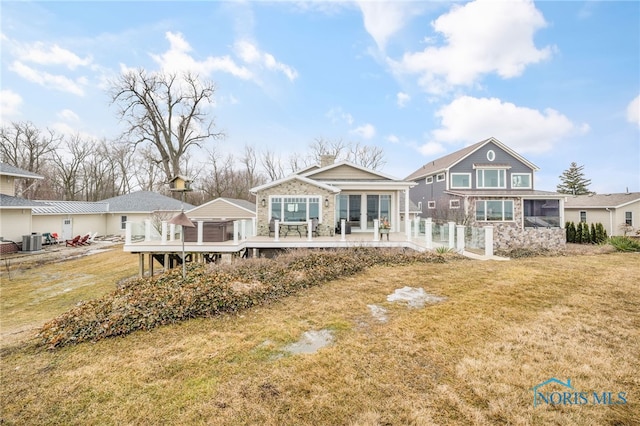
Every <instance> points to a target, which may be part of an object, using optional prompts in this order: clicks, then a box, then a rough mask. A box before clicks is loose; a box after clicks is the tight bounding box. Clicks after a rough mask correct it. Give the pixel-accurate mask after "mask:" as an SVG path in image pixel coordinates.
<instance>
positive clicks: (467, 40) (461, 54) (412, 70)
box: [389, 0, 553, 94]
mask: <svg viewBox="0 0 640 426" xmlns="http://www.w3.org/2000/svg"><path fill="white" fill-rule="evenodd" d="M432 26H433V29H434V31H436V32H437V33H439V34H441V35H442V36H443V37H444V39H445V44H444V45H442V46H429V47H427V48H426V49H424V50H423V51H421V52H415V53H405V55H404V56H403V58H402V59H401V60H400V61H398V62H396V61H393V60H389V62H390V64H391V66H392V67H393V68H394V69H395V70H396V71H397V72H399V73H408V74H417V75H419V83H420V85H421V86H422V87H423V89H424V90H425V91H427V92H429V93H433V94H442V93H443V92H446V91H449V90H451V89H452V88H453V87H455V86H466V85H473V84H474V83H476V82H477V80H478V79H480V78H481V77H482V76H483V75H485V74H490V73H496V74H497V75H499V76H500V77H502V78H512V77H516V76H519V75H521V74H522V72H523V71H524V69H525V68H526V67H527V66H528V65H530V64H535V63H538V62H540V61H543V60H545V59H547V58H549V57H550V56H551V53H552V50H553V49H552V48H551V47H548V46H547V47H545V48H542V49H538V48H536V46H535V45H534V42H533V35H534V33H535V32H536V31H537V30H538V29H540V28H543V27H545V26H546V22H545V20H544V17H543V16H542V14H541V13H540V12H539V11H538V10H537V9H536V8H535V5H534V4H533V2H532V1H530V0H518V1H515V0H513V1H494V0H476V1H473V2H470V3H466V4H465V5H463V6H459V5H454V6H453V7H452V9H451V11H450V12H449V13H447V14H444V15H441V16H440V17H438V19H436V20H435V21H434V22H433V24H432Z"/></svg>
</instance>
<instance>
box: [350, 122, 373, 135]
mask: <svg viewBox="0 0 640 426" xmlns="http://www.w3.org/2000/svg"><path fill="white" fill-rule="evenodd" d="M351 133H353V134H355V135H358V136H360V137H361V138H363V139H371V138H373V137H374V136H375V135H376V128H375V127H374V126H373V124H369V123H367V124H363V125H362V126H358V127H356V128H355V129H353V130H352V131H351Z"/></svg>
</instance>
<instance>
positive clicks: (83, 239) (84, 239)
mask: <svg viewBox="0 0 640 426" xmlns="http://www.w3.org/2000/svg"><path fill="white" fill-rule="evenodd" d="M89 237H91V234H87V235H85V236H83V237H81V238H80V239H79V240H78V242H77V245H79V246H88V245H89V244H90V243H89Z"/></svg>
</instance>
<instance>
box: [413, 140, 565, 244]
mask: <svg viewBox="0 0 640 426" xmlns="http://www.w3.org/2000/svg"><path fill="white" fill-rule="evenodd" d="M537 170H538V167H537V166H536V165H535V164H533V163H531V162H529V161H528V160H527V159H525V158H524V157H522V156H521V155H519V154H518V153H516V152H515V151H513V150H512V149H510V148H509V147H508V146H506V145H504V144H503V143H502V142H500V141H499V140H497V139H495V138H493V137H492V138H489V139H486V140H483V141H480V142H478V143H475V144H473V145H470V146H468V147H466V148H463V149H461V150H459V151H456V152H453V153H451V154H449V155H447V156H444V157H442V158H439V159H436V160H433V161H431V162H429V163H427V164H425V165H424V166H422V167H421V168H419V169H418V170H416V171H415V172H413V173H412V174H410V175H409V176H408V177H407V178H406V180H413V181H415V182H417V183H418V185H417V186H416V187H414V188H412V190H411V192H410V195H409V196H410V198H411V201H413V202H414V203H415V204H416V205H417V206H418V209H419V211H420V215H421V216H422V217H424V218H428V217H430V218H432V219H433V220H434V221H435V222H447V221H454V222H456V223H458V224H465V225H470V226H474V227H485V226H493V228H494V242H495V247H496V248H498V249H505V250H508V249H513V248H521V247H536V248H559V247H563V246H564V244H565V233H564V229H563V227H564V225H563V224H564V218H563V214H564V208H563V201H564V195H562V194H558V193H556V192H549V191H538V190H536V189H535V179H534V174H535V172H536V171H537Z"/></svg>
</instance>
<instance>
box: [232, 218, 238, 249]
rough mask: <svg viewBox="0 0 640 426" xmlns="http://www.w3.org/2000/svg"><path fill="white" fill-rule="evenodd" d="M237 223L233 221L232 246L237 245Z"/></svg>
mask: <svg viewBox="0 0 640 426" xmlns="http://www.w3.org/2000/svg"><path fill="white" fill-rule="evenodd" d="M238 229H239V226H238V221H237V220H234V221H233V244H238Z"/></svg>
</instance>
